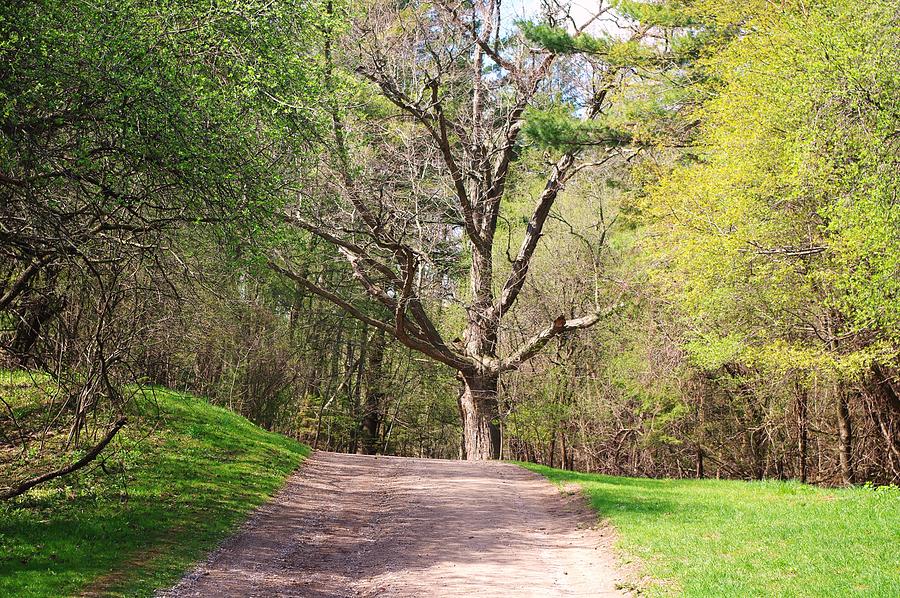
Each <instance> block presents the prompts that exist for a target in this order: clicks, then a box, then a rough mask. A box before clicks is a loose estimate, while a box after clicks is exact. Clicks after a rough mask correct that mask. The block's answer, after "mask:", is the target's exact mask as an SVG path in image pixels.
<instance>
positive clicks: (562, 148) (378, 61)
mask: <svg viewBox="0 0 900 598" xmlns="http://www.w3.org/2000/svg"><path fill="white" fill-rule="evenodd" d="M500 9H501V6H500V2H498V1H495V0H476V1H475V2H456V1H443V0H439V1H438V2H436V3H425V2H422V3H420V2H411V3H402V5H401V3H397V2H390V1H387V2H381V1H379V2H375V3H373V4H371V5H370V6H369V7H368V8H367V9H366V10H365V12H364V14H362V15H360V16H359V17H358V18H357V19H355V21H354V22H353V24H352V26H351V28H350V30H349V31H348V32H345V35H344V36H342V37H341V39H340V41H339V42H336V43H335V49H334V50H333V52H332V53H333V55H334V58H333V64H332V62H331V61H329V64H327V65H326V68H328V69H334V77H333V81H335V82H337V81H338V80H339V74H340V73H349V72H355V73H356V75H358V76H359V77H360V78H361V80H362V81H363V87H364V92H366V93H362V94H359V95H357V96H355V99H357V100H359V101H360V103H362V104H363V107H362V108H360V109H359V111H361V112H363V113H364V118H363V117H358V118H355V119H354V117H353V115H352V112H351V111H344V110H341V109H339V107H338V106H337V105H335V106H333V107H331V110H332V112H333V114H332V119H333V131H332V134H331V139H330V142H329V143H330V147H331V150H332V151H331V152H330V153H328V156H327V157H325V158H323V160H322V164H321V165H320V173H321V176H320V177H319V178H317V179H316V182H315V183H312V182H307V184H306V185H305V186H304V189H303V192H302V193H301V196H302V199H301V200H300V201H299V202H298V203H297V205H295V206H294V207H293V208H292V209H291V210H290V211H289V213H288V215H287V220H288V222H290V223H291V224H292V225H293V226H295V227H299V228H300V229H302V230H304V231H307V232H308V233H310V234H311V235H312V236H313V237H314V238H317V239H320V240H324V241H326V242H327V243H328V244H329V245H330V246H333V248H334V249H335V250H336V255H339V256H340V257H341V258H342V260H343V261H345V262H346V264H347V265H348V271H350V272H352V274H353V278H354V279H355V281H354V282H353V285H355V286H356V288H357V289H362V290H364V291H365V296H366V297H368V298H369V300H370V301H371V302H372V303H373V305H366V304H365V302H361V301H360V300H359V297H358V295H359V294H358V293H357V294H355V295H354V292H353V286H351V285H347V286H343V287H332V286H327V285H324V284H323V283H322V282H321V280H322V277H319V279H318V280H316V279H315V276H314V275H312V274H311V273H309V272H306V271H304V269H303V268H302V266H299V265H298V264H296V263H292V261H291V260H290V258H289V256H288V255H287V252H280V253H277V254H276V255H275V256H273V259H272V262H271V265H272V267H273V268H275V269H276V270H278V271H280V272H281V273H283V274H284V275H286V276H288V277H290V278H292V279H293V280H295V281H296V283H297V284H298V285H299V286H300V287H302V288H304V289H305V290H306V291H308V292H311V293H313V294H315V295H318V296H320V297H323V298H326V299H328V300H330V301H332V302H334V303H336V304H337V305H339V306H341V307H342V308H343V309H345V310H346V311H347V312H349V313H350V314H351V315H352V316H354V317H356V318H359V319H360V320H362V321H364V322H366V323H367V324H369V325H371V326H373V327H375V328H377V329H380V330H383V331H384V332H385V333H388V334H390V335H391V336H393V337H395V338H396V339H398V340H399V341H400V342H401V343H403V344H404V345H406V346H408V347H411V348H413V349H415V350H417V351H420V352H421V353H423V354H425V355H426V356H428V357H430V358H431V359H434V360H436V361H438V362H440V363H443V364H445V365H447V366H449V367H450V368H453V369H454V370H456V371H457V372H458V377H459V379H460V380H461V383H462V390H461V393H460V397H459V406H460V415H461V418H462V423H463V430H464V440H465V452H466V456H467V458H468V459H491V458H497V457H498V456H499V453H500V437H499V430H498V427H497V424H496V421H497V417H498V383H499V379H500V376H501V375H502V374H503V373H504V372H508V371H511V370H515V369H517V368H519V367H520V366H521V365H522V364H523V363H525V362H526V361H528V360H529V359H530V358H531V357H533V356H534V355H536V354H537V353H538V352H540V351H541V349H542V348H543V347H544V346H545V345H547V343H548V342H550V341H551V340H552V339H554V338H555V337H558V336H559V335H561V334H563V333H566V332H567V331H572V330H576V329H581V328H586V327H588V326H591V325H592V324H594V323H595V322H597V321H598V320H599V319H600V318H601V317H602V316H603V314H604V313H605V312H607V311H608V310H609V306H599V305H598V306H596V309H595V310H593V311H591V312H590V313H586V314H584V315H581V316H580V317H569V318H566V317H564V316H560V317H558V318H556V319H555V321H552V322H547V323H540V322H536V323H534V324H533V330H532V331H530V332H527V333H526V334H525V338H526V340H525V341H524V342H522V343H520V344H518V346H514V347H509V348H506V347H504V350H503V351H501V350H500V349H501V347H500V344H499V337H500V331H501V329H502V322H503V321H504V318H505V317H506V316H507V315H508V314H510V313H511V312H512V311H513V309H514V306H515V305H516V301H517V298H518V297H519V296H520V293H521V292H522V291H523V288H524V287H525V285H526V282H527V280H528V275H529V266H530V264H531V262H532V259H533V257H534V255H535V250H536V249H537V247H538V244H539V243H540V239H541V236H542V231H543V230H544V227H545V224H546V222H547V220H548V217H549V216H550V214H551V210H552V208H553V206H554V202H555V201H556V200H557V197H558V195H559V194H560V192H561V191H562V190H563V189H564V187H565V185H566V182H567V181H568V180H570V179H571V178H572V177H573V176H575V175H576V173H578V172H579V171H581V170H583V169H585V168H587V167H589V166H592V165H596V164H597V163H598V162H603V161H608V160H611V159H613V158H614V157H616V156H619V155H621V154H622V145H623V139H622V138H621V136H619V135H617V134H615V133H614V132H612V131H611V130H610V129H609V128H608V127H605V126H604V125H603V119H604V118H605V116H606V114H607V112H608V110H609V108H610V105H611V102H612V101H613V97H614V96H615V95H616V93H615V92H616V91H617V90H618V89H619V88H620V86H622V85H623V84H624V83H626V82H627V81H629V80H631V79H632V78H633V76H634V71H633V70H632V69H631V65H630V64H629V62H630V61H631V60H632V59H634V58H635V57H637V56H644V57H646V56H647V55H648V53H649V54H652V53H653V52H654V51H652V50H650V49H649V48H648V46H645V45H641V43H640V42H641V40H642V39H643V38H644V37H645V36H646V35H647V34H648V31H652V30H649V29H647V28H644V27H641V26H640V25H639V24H637V21H635V20H633V19H625V20H624V25H623V21H620V24H619V25H618V26H616V27H615V28H614V29H612V30H613V31H614V33H613V34H610V35H606V34H598V33H597V31H599V30H603V29H604V26H603V24H602V23H604V22H608V21H609V20H610V19H613V18H620V17H621V15H616V14H615V13H614V12H613V9H612V8H611V7H610V5H609V4H608V3H605V2H601V3H599V4H598V6H597V10H596V11H595V12H594V13H593V14H591V15H585V16H584V18H583V19H581V22H580V23H576V19H574V18H573V17H572V15H571V14H570V13H569V12H568V11H566V10H564V9H561V8H560V7H555V8H554V9H553V10H550V9H547V8H546V7H545V10H544V14H543V16H542V20H541V22H540V23H534V22H519V23H517V24H516V25H515V26H513V24H512V23H511V21H510V19H508V18H507V17H506V15H501V10H500ZM629 24H630V25H629ZM606 29H607V30H609V28H606ZM591 31H593V33H590V32H591ZM337 48H340V51H338V50H337ZM329 58H330V57H329ZM335 85H337V83H335ZM529 141H533V142H537V141H543V142H544V143H545V145H546V149H547V151H546V156H550V157H551V159H550V161H549V162H548V163H547V165H546V167H545V168H544V170H543V173H542V175H541V176H542V177H543V188H542V190H541V191H540V192H539V193H538V194H537V197H536V198H535V200H534V205H533V211H532V213H531V215H530V218H528V221H527V224H526V225H525V230H524V232H523V233H522V235H521V237H520V238H518V237H517V241H519V247H518V250H517V251H515V252H514V253H513V252H512V251H510V250H509V249H507V253H506V256H507V257H508V260H509V263H508V264H495V263H494V258H495V256H496V255H498V254H499V252H498V250H497V248H496V247H495V245H497V244H498V243H499V241H498V235H497V231H498V222H500V221H501V220H502V218H503V214H502V206H503V202H504V198H505V196H506V195H507V194H508V189H507V187H508V184H509V181H510V177H511V176H512V175H513V171H514V169H515V167H516V164H517V161H518V160H519V159H520V157H521V155H522V152H523V149H524V147H525V145H526V144H527V143H528V142H529ZM465 270H468V282H467V283H466V282H459V284H458V285H457V284H456V283H457V282H458V281H460V280H461V279H464V273H465ZM457 287H459V288H457ZM447 302H458V303H459V304H461V306H462V307H463V308H464V311H465V323H464V326H463V328H464V329H463V330H462V331H461V332H460V334H459V338H456V339H454V340H447V339H446V338H445V335H442V333H441V331H440V330H439V326H438V325H437V324H436V323H435V322H436V319H435V318H433V317H432V316H433V314H431V312H433V310H434V309H436V308H439V307H440V306H441V305H442V304H445V303H447ZM451 334H452V333H451ZM529 334H530V336H528V335H529ZM446 336H447V337H449V336H450V335H449V334H448V335H446ZM504 344H507V343H504Z"/></svg>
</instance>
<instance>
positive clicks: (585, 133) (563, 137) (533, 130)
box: [522, 106, 631, 150]
mask: <svg viewBox="0 0 900 598" xmlns="http://www.w3.org/2000/svg"><path fill="white" fill-rule="evenodd" d="M522 131H523V132H524V133H525V135H526V137H527V138H528V140H529V141H531V143H533V144H535V145H536V146H537V147H539V148H542V149H557V150H560V149H561V150H565V149H570V148H572V147H574V146H579V145H603V146H606V147H619V146H625V145H627V144H628V143H629V142H630V140H631V138H630V135H629V133H628V132H627V131H624V130H619V129H615V128H613V127H611V126H610V125H609V124H608V123H606V122H604V121H595V120H584V119H579V118H577V117H575V116H573V114H572V110H571V109H570V108H568V107H566V106H555V107H551V108H548V109H545V110H539V109H534V108H531V109H529V110H528V112H527V114H526V121H525V126H524V127H523V129H522Z"/></svg>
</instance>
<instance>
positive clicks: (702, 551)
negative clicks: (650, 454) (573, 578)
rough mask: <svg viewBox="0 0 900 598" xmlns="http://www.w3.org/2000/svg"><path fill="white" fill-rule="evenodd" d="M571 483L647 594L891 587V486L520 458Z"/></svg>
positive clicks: (886, 591) (897, 499) (896, 508)
mask: <svg viewBox="0 0 900 598" xmlns="http://www.w3.org/2000/svg"><path fill="white" fill-rule="evenodd" d="M522 465H523V466H524V467H527V468H528V469H531V470H533V471H536V472H538V473H541V474H543V475H544V476H546V477H547V478H549V479H550V480H552V481H554V482H556V483H558V484H571V483H575V484H578V485H579V486H580V487H581V488H582V490H583V491H584V493H585V494H586V495H587V497H588V498H589V500H590V502H591V504H592V506H593V507H594V508H595V509H597V511H598V512H599V513H600V514H601V516H602V517H603V518H606V519H608V520H609V521H610V522H611V523H612V524H613V525H614V526H615V527H616V529H617V530H618V535H619V542H618V546H619V548H620V549H621V551H622V553H623V556H624V557H625V558H626V559H628V557H629V556H631V557H637V560H638V562H639V563H640V566H641V569H642V572H643V573H645V574H647V575H649V576H650V577H652V578H654V579H655V580H658V581H659V583H655V584H652V585H651V587H649V588H647V593H648V594H649V595H650V596H665V595H678V596H705V597H708V596H716V597H723V598H724V597H727V596H734V597H742V598H743V597H747V596H779V597H782V596H784V597H786V596H791V597H800V596H810V597H812V596H815V597H817V598H818V597H825V596H834V597H838V596H867V597H868V596H885V597H888V596H890V597H893V596H900V550H898V547H900V489H898V488H896V487H886V488H880V489H877V490H876V489H872V488H849V489H826V488H816V487H813V486H806V485H803V484H799V483H794V482H774V481H769V482H739V481H719V480H648V479H636V478H618V477H611V476H603V475H596V474H584V473H573V472H569V471H560V470H557V469H550V468H548V467H543V466H540V465H531V464H524V463H523V464H522Z"/></svg>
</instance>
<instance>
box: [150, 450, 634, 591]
mask: <svg viewBox="0 0 900 598" xmlns="http://www.w3.org/2000/svg"><path fill="white" fill-rule="evenodd" d="M595 520H596V517H595V516H594V515H593V514H592V513H591V512H590V511H589V510H588V509H587V507H586V506H585V504H584V502H583V500H582V499H581V498H579V497H578V496H574V495H565V494H561V493H560V491H559V490H558V489H557V488H556V487H555V486H553V485H551V484H550V483H548V482H547V481H546V480H544V479H543V478H542V477H541V476H539V475H537V474H534V473H531V472H529V471H527V470H524V469H522V468H520V467H517V466H515V465H511V464H508V463H479V462H466V461H438V460H429V459H409V458H400V457H368V456H361V455H345V454H336V453H324V452H318V453H316V454H315V455H314V456H313V457H311V458H310V459H309V460H308V461H307V462H306V463H305V464H304V465H303V467H302V468H301V469H300V470H299V471H298V472H297V473H296V474H294V475H293V476H292V477H291V478H290V479H289V480H288V482H287V484H286V485H285V487H284V488H283V489H282V490H281V491H280V492H279V493H278V494H277V495H276V496H275V497H274V498H273V499H272V500H271V501H270V502H269V503H268V504H266V505H264V506H263V507H261V508H260V509H259V510H258V511H256V513H255V514H254V515H253V516H252V517H251V518H250V520H249V521H248V522H247V523H246V524H245V525H244V526H243V527H242V528H241V529H240V530H239V531H238V533H237V534H236V535H235V536H233V537H232V538H231V539H229V540H228V541H226V542H225V543H224V544H223V545H222V546H221V547H220V548H219V549H218V550H216V551H215V552H213V553H212V554H211V555H210V556H209V558H208V559H207V561H205V562H204V563H202V564H201V565H199V566H198V567H197V568H196V569H195V570H194V571H192V572H190V573H189V574H188V575H186V576H185V577H184V579H182V581H181V582H180V583H179V584H178V585H177V586H175V587H174V588H172V589H171V590H168V591H166V592H162V593H160V594H159V596H161V597H165V598H181V597H186V596H208V597H213V596H215V597H225V596H235V597H238V596H240V597H260V598H262V597H273V596H303V597H309V598H320V597H326V596H328V597H351V596H352V597H359V596H363V597H369V596H384V597H413V596H415V597H420V596H421V597H432V596H435V597H447V598H452V597H463V596H465V597H467V598H486V597H501V596H502V597H504V598H507V597H518V596H523V597H552V596H602V597H607V596H623V595H625V594H624V593H622V592H620V591H619V590H617V589H616V581H617V579H618V577H617V572H616V569H615V564H614V560H613V558H612V557H611V555H610V550H609V544H610V542H609V540H610V539H609V537H608V536H607V533H608V532H604V530H602V529H595V528H594V525H593V524H594V522H595Z"/></svg>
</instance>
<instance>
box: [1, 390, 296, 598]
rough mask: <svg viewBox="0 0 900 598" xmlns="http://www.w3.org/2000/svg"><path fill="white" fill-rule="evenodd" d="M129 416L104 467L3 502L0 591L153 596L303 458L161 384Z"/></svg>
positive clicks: (291, 445) (290, 446)
mask: <svg viewBox="0 0 900 598" xmlns="http://www.w3.org/2000/svg"><path fill="white" fill-rule="evenodd" d="M4 381H6V380H4ZM10 381H11V379H10ZM16 382H22V384H21V385H19V386H20V387H21V388H22V389H25V388H27V384H25V381H24V380H22V381H19V380H18V379H17V380H16ZM5 390H6V391H7V393H8V392H9V390H10V387H9V386H8V385H7V386H6V387H5ZM135 409H136V410H138V411H140V412H141V413H136V414H135V417H134V418H133V419H134V423H133V424H130V425H129V426H127V427H126V428H125V429H124V430H123V432H122V433H120V435H119V436H118V437H117V438H116V440H114V442H113V444H112V445H110V447H108V448H107V451H112V453H113V454H114V457H113V458H111V459H109V461H108V462H107V463H106V464H105V467H106V471H104V470H103V469H102V468H100V467H99V466H96V467H91V468H88V469H86V470H85V471H84V472H83V473H80V474H75V475H73V476H70V477H67V478H63V479H61V480H58V481H55V482H51V483H48V484H46V485H43V486H39V487H38V488H36V489H34V490H32V491H31V492H29V493H28V494H26V495H24V496H22V497H19V498H18V499H14V500H13V501H11V502H7V503H0V596H17V597H22V598H27V597H38V596H41V597H45V596H66V595H72V594H78V593H81V592H85V591H87V592H94V593H96V594H102V595H109V596H142V595H144V596H145V595H150V594H151V593H152V591H153V590H154V589H156V588H158V587H161V586H165V585H167V584H169V583H171V582H173V581H174V580H176V579H177V578H178V577H179V576H180V575H181V574H182V573H183V571H184V570H185V569H186V568H187V567H188V566H189V565H190V564H191V563H192V562H193V561H194V560H196V559H197V558H199V557H200V556H202V554H203V553H204V551H206V550H208V549H210V548H212V547H213V546H215V545H216V544H217V543H218V542H219V541H220V540H222V539H223V538H224V537H225V536H227V534H228V533H229V532H230V531H231V530H233V529H234V528H235V526H236V525H237V524H238V523H240V522H241V521H242V520H243V519H244V518H245V517H246V515H247V513H248V512H249V511H250V510H251V509H252V508H253V507H255V506H257V505H259V504H260V503H262V502H263V501H264V500H266V498H268V497H269V496H271V495H272V493H274V492H275V491H276V490H277V489H278V488H279V487H280V486H281V485H282V483H283V481H284V479H285V477H286V476H287V475H288V474H290V473H291V472H292V471H294V469H296V467H297V466H298V465H299V463H300V461H301V460H302V459H303V458H304V457H305V456H306V455H307V454H308V452H309V449H308V447H305V446H303V445H301V444H299V443H296V442H294V441H292V440H290V439H288V438H285V437H283V436H280V435H277V434H271V433H269V432H266V431H264V430H262V429H260V428H258V427H256V426H254V425H253V424H251V423H250V422H249V421H247V420H246V419H244V418H242V417H240V416H238V415H235V414H234V413H232V412H230V411H228V410H225V409H221V408H218V407H214V406H212V405H210V404H208V403H207V402H205V401H203V400H202V399H199V398H196V397H191V396H187V395H183V394H179V393H175V392H171V391H166V390H158V389H157V390H154V391H152V392H148V393H146V394H145V395H144V396H143V397H141V398H139V399H138V400H137V402H136V407H135ZM138 422H140V424H138Z"/></svg>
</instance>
